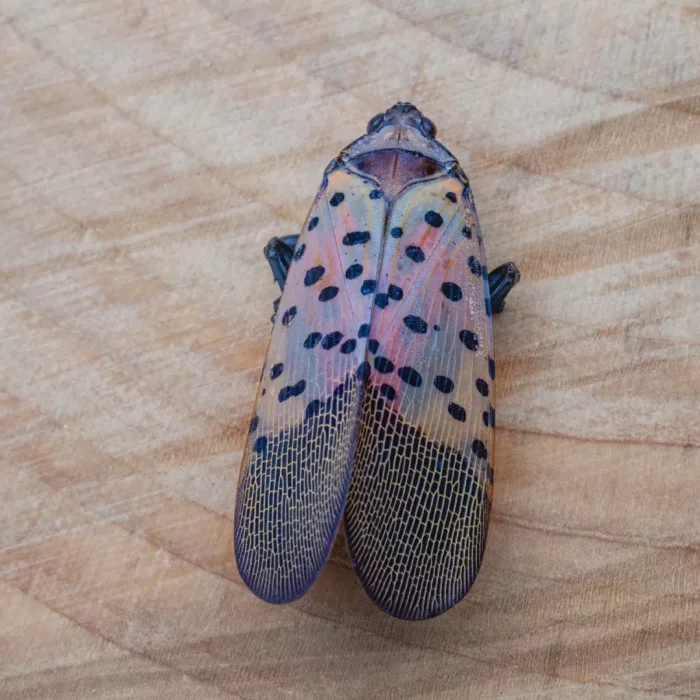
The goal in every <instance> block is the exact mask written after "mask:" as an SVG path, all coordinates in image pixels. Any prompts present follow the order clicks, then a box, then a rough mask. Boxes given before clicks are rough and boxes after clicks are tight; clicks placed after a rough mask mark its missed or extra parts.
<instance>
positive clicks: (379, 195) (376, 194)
mask: <svg viewBox="0 0 700 700" xmlns="http://www.w3.org/2000/svg"><path fill="white" fill-rule="evenodd" d="M369 198H370V199H381V198H382V191H381V190H372V191H371V192H370V193H369Z"/></svg>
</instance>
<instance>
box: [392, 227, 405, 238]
mask: <svg viewBox="0 0 700 700" xmlns="http://www.w3.org/2000/svg"><path fill="white" fill-rule="evenodd" d="M389 233H390V235H391V237H392V238H401V236H403V229H402V228H401V227H400V226H394V228H392V229H391V231H389Z"/></svg>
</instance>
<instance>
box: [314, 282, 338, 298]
mask: <svg viewBox="0 0 700 700" xmlns="http://www.w3.org/2000/svg"><path fill="white" fill-rule="evenodd" d="M337 296H338V287H333V286H330V287H326V288H325V289H322V290H321V293H320V294H319V295H318V300H319V301H330V300H331V299H335V298H336V297H337Z"/></svg>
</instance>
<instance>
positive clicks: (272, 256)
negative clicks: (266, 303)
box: [264, 234, 299, 323]
mask: <svg viewBox="0 0 700 700" xmlns="http://www.w3.org/2000/svg"><path fill="white" fill-rule="evenodd" d="M298 240H299V235H298V234H296V235H293V236H283V237H282V238H277V237H276V236H275V237H274V238H271V239H270V240H269V241H268V242H267V245H266V246H265V249H264V253H265V259H266V260H267V263H268V265H269V266H270V269H271V270H272V276H273V277H274V278H275V282H277V284H279V286H280V289H281V290H282V291H284V283H285V282H286V281H287V273H288V272H289V266H290V265H291V264H292V255H293V254H294V247H295V246H296V244H297V241H298ZM280 299H281V297H277V299H275V300H274V301H273V302H272V307H273V309H274V312H275V313H274V314H273V315H272V318H271V319H270V320H271V321H272V323H274V322H275V317H276V315H277V309H279V306H280Z"/></svg>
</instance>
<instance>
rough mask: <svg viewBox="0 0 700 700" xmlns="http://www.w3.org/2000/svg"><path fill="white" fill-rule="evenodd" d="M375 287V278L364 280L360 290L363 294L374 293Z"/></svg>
mask: <svg viewBox="0 0 700 700" xmlns="http://www.w3.org/2000/svg"><path fill="white" fill-rule="evenodd" d="M376 288H377V282H376V280H365V281H364V282H363V283H362V287H360V292H362V294H364V295H365V296H366V295H367V294H374V290H375V289H376Z"/></svg>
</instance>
